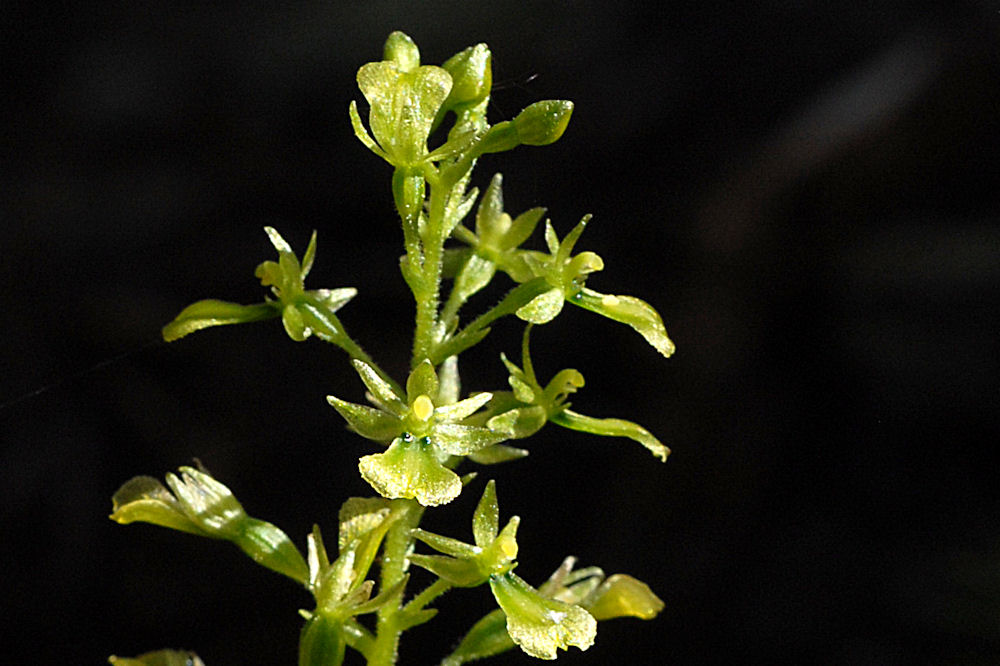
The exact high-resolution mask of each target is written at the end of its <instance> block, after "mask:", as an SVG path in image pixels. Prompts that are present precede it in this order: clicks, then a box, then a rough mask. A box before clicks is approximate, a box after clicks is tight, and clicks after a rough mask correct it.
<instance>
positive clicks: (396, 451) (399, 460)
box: [358, 433, 462, 506]
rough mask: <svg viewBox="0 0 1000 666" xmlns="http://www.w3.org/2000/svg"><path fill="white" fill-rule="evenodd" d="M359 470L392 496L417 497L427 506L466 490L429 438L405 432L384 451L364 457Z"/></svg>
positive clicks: (383, 493)
mask: <svg viewBox="0 0 1000 666" xmlns="http://www.w3.org/2000/svg"><path fill="white" fill-rule="evenodd" d="M358 469H359V470H360V471H361V476H362V477H363V478H364V480H365V481H367V482H368V483H369V484H370V485H371V486H372V488H374V489H375V490H376V491H377V492H378V493H379V494H380V495H382V497H386V498H388V499H402V498H406V499H415V500H417V502H419V503H420V504H421V505H423V506H438V505H440V504H447V503H448V502H450V501H452V500H453V499H455V498H456V497H458V495H459V494H460V493H461V492H462V481H461V480H460V479H459V478H458V475H457V474H455V472H453V471H451V470H450V469H448V468H447V467H445V466H444V465H442V464H441V463H440V462H438V460H437V457H436V456H435V454H434V447H433V445H432V444H431V442H430V440H429V439H428V438H426V437H421V438H419V439H418V438H415V437H412V436H409V435H407V434H405V433H404V435H403V436H401V437H397V438H396V439H395V440H393V442H392V444H391V445H390V446H389V448H388V449H386V450H385V452H384V453H376V454H372V455H368V456H364V457H363V458H361V460H360V461H358Z"/></svg>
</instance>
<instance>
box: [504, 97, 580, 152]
mask: <svg viewBox="0 0 1000 666" xmlns="http://www.w3.org/2000/svg"><path fill="white" fill-rule="evenodd" d="M572 114H573V102H567V101H565V100H555V99H548V100H545V101H542V102H535V103H534V104H532V105H530V106H529V107H527V108H526V109H525V110H524V111H522V112H521V113H519V114H517V117H516V118H514V127H515V128H516V130H517V136H518V138H519V139H520V142H521V143H523V144H526V145H529V146H544V145H547V144H550V143H553V142H555V141H557V140H558V139H559V137H561V136H562V135H563V132H565V131H566V126H567V125H568V124H569V118H570V116H571V115H572Z"/></svg>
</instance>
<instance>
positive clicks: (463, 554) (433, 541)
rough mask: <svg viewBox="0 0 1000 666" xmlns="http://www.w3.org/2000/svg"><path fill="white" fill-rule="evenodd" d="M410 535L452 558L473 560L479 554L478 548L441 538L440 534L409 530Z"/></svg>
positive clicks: (418, 529)
mask: <svg viewBox="0 0 1000 666" xmlns="http://www.w3.org/2000/svg"><path fill="white" fill-rule="evenodd" d="M410 534H411V535H413V538H415V539H417V540H419V541H423V542H424V543H426V544H427V545H428V546H430V547H431V548H433V549H434V550H436V551H438V552H439V553H444V554H445V555H449V556H451V557H454V558H458V559H472V558H475V557H476V554H477V553H479V552H480V549H479V548H477V547H476V546H471V545H469V544H467V543H465V542H464V541H459V540H458V539H452V538H451V537H446V536H441V535H440V534H434V533H433V532H428V531H427V530H422V529H420V528H416V529H413V530H410Z"/></svg>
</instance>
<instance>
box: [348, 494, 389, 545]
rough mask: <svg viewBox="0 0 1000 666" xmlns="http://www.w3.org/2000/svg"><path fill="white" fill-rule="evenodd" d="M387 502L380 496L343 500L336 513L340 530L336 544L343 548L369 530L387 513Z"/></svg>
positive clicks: (377, 524) (379, 522) (384, 517)
mask: <svg viewBox="0 0 1000 666" xmlns="http://www.w3.org/2000/svg"><path fill="white" fill-rule="evenodd" d="M389 510H390V509H389V504H388V502H386V501H385V499H383V498H381V497H351V498H348V499H347V501H345V502H344V503H343V504H342V505H341V507H340V512H339V513H338V515H337V519H338V521H339V522H340V531H339V533H338V536H337V546H338V548H339V549H341V550H342V549H343V548H344V547H345V546H347V544H348V543H350V542H351V541H353V540H354V539H360V538H361V537H363V536H364V535H365V534H367V533H368V532H371V531H372V530H374V529H375V528H377V527H378V526H379V525H381V524H382V521H384V520H385V519H386V516H388V515H389Z"/></svg>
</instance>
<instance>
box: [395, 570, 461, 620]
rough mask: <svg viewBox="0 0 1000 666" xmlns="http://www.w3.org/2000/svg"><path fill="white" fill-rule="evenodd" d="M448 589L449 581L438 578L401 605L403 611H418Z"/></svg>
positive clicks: (449, 587)
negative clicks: (404, 604)
mask: <svg viewBox="0 0 1000 666" xmlns="http://www.w3.org/2000/svg"><path fill="white" fill-rule="evenodd" d="M450 589H451V583H449V582H448V581H446V580H444V579H443V578H438V579H437V580H436V581H434V582H433V583H431V584H430V585H428V586H427V588H426V589H425V590H424V591H423V592H421V593H420V594H418V595H417V596H415V597H413V599H411V600H410V602H409V603H408V604H406V606H404V607H403V612H404V613H418V612H420V611H422V610H423V609H424V607H425V606H427V604H429V603H430V602H432V601H434V600H435V599H437V598H438V597H440V596H441V595H442V594H444V593H445V592H447V591H448V590H450Z"/></svg>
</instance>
